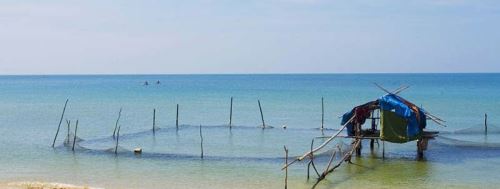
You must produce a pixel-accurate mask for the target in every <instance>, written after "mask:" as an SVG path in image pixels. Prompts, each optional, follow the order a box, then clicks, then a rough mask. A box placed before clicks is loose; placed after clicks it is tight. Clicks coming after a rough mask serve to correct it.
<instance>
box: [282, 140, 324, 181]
mask: <svg viewBox="0 0 500 189" xmlns="http://www.w3.org/2000/svg"><path fill="white" fill-rule="evenodd" d="M313 147H314V138H313V139H312V140H311V151H313ZM310 159H311V162H309V163H311V165H312V167H313V169H314V172H316V175H318V177H319V172H318V169H316V165H314V153H311V156H310ZM287 169H288V167H287Z"/></svg>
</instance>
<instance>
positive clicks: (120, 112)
mask: <svg viewBox="0 0 500 189" xmlns="http://www.w3.org/2000/svg"><path fill="white" fill-rule="evenodd" d="M120 117H122V108H120V111H119V112H118V118H117V119H116V122H115V130H114V131H113V138H115V136H116V129H117V128H118V122H119V121H120Z"/></svg>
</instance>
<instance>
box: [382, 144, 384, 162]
mask: <svg viewBox="0 0 500 189" xmlns="http://www.w3.org/2000/svg"><path fill="white" fill-rule="evenodd" d="M382 159H385V141H382Z"/></svg>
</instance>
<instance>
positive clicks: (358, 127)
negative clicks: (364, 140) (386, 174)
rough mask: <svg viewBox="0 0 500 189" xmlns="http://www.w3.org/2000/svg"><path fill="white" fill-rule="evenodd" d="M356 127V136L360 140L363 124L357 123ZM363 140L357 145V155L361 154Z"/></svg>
mask: <svg viewBox="0 0 500 189" xmlns="http://www.w3.org/2000/svg"><path fill="white" fill-rule="evenodd" d="M355 127H356V138H357V139H358V140H361V124H360V123H356V124H355ZM361 148H362V146H361V142H360V143H359V145H358V146H356V156H358V157H359V156H361Z"/></svg>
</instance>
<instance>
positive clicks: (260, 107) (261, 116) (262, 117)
mask: <svg viewBox="0 0 500 189" xmlns="http://www.w3.org/2000/svg"><path fill="white" fill-rule="evenodd" d="M257 102H258V103H259V110H260V118H261V119H262V129H265V128H266V122H264V114H263V113H262V106H261V105H260V100H257Z"/></svg>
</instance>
